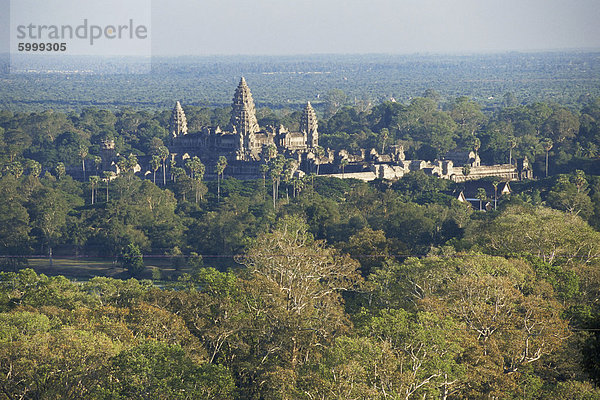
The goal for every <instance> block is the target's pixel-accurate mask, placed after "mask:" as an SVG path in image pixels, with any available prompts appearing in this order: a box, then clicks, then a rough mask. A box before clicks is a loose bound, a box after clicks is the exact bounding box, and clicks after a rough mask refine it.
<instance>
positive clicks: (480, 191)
mask: <svg viewBox="0 0 600 400" xmlns="http://www.w3.org/2000/svg"><path fill="white" fill-rule="evenodd" d="M477 198H478V199H479V211H483V201H484V200H485V199H486V198H487V193H486V192H485V189H484V188H479V189H477Z"/></svg>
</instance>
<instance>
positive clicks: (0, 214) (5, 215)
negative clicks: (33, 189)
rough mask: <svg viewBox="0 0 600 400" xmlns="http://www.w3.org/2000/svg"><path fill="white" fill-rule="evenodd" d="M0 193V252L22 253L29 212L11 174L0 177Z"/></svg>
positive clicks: (27, 229) (27, 239)
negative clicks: (0, 194)
mask: <svg viewBox="0 0 600 400" xmlns="http://www.w3.org/2000/svg"><path fill="white" fill-rule="evenodd" d="M0 193H2V196H0V254H2V255H5V256H10V255H22V254H24V253H25V252H26V250H27V247H28V243H29V232H30V230H31V224H30V219H29V218H30V217H29V213H28V211H27V209H26V208H25V207H24V206H23V203H24V200H25V199H24V198H23V197H22V194H21V193H20V192H19V190H18V186H17V180H16V179H15V178H14V177H12V176H4V177H2V178H0Z"/></svg>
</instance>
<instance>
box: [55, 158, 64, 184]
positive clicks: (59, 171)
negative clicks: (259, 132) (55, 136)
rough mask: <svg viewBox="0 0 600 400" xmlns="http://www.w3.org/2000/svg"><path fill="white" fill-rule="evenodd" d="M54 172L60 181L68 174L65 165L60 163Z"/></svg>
mask: <svg viewBox="0 0 600 400" xmlns="http://www.w3.org/2000/svg"><path fill="white" fill-rule="evenodd" d="M54 171H55V173H56V177H57V178H58V180H60V179H62V177H63V176H65V173H66V168H65V164H63V163H61V162H59V163H58V164H56V167H55V168H54Z"/></svg>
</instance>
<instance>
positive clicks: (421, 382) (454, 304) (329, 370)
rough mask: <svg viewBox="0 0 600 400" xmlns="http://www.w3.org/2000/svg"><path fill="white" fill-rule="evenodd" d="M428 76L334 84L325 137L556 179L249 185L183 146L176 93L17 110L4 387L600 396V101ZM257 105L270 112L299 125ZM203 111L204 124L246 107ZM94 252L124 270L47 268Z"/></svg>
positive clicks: (338, 145) (331, 395)
mask: <svg viewBox="0 0 600 400" xmlns="http://www.w3.org/2000/svg"><path fill="white" fill-rule="evenodd" d="M581 68H584V67H581ZM584 69H585V68H584ZM11 79H13V78H11ZM18 79H30V78H25V77H22V78H18ZM18 79H17V80H18ZM41 79H42V80H43V79H46V78H43V77H42V78H41ZM81 79H84V78H81ZM13 82H16V81H13ZM108 87H110V85H109V86H108ZM428 87H429V85H428V86H424V87H423V88H421V89H422V90H420V91H419V93H417V94H415V95H414V96H412V97H413V98H412V99H410V100H409V99H406V100H405V101H396V102H394V101H383V102H375V101H373V102H371V101H368V99H362V100H357V101H356V102H354V101H353V100H351V97H352V94H351V93H352V92H351V91H345V90H340V89H339V87H333V88H332V89H331V90H329V91H327V92H326V93H325V94H324V95H323V98H322V104H321V115H322V118H321V119H320V121H319V127H320V128H319V131H320V133H321V135H320V144H321V145H322V146H323V147H325V148H332V149H338V150H339V149H348V150H350V151H351V152H357V151H359V150H360V149H367V150H368V149H370V148H376V149H377V150H378V151H381V152H384V151H385V149H386V148H389V147H390V146H392V145H402V146H403V147H404V149H405V151H406V154H407V158H422V159H433V158H435V157H438V156H440V155H441V154H443V153H444V152H446V151H448V150H451V149H454V148H459V149H464V148H474V149H476V150H477V151H478V152H479V153H480V155H481V157H482V162H483V163H484V164H492V163H508V162H515V160H516V159H519V158H522V157H525V156H527V157H528V158H529V159H530V160H531V161H532V162H533V163H534V166H535V173H536V176H537V177H538V179H536V180H532V181H524V182H512V183H511V185H512V188H513V191H514V192H513V193H512V194H511V195H505V196H503V197H501V198H500V199H497V198H496V197H497V196H496V195H495V194H494V192H493V190H492V192H491V193H489V192H488V193H486V192H485V190H484V191H483V192H481V191H479V192H478V198H479V200H480V201H481V203H483V202H487V201H490V203H491V204H492V206H490V207H488V208H487V210H486V211H485V212H484V211H480V210H479V208H478V207H472V206H471V205H469V204H466V203H462V202H460V201H458V200H457V199H456V198H457V196H458V193H460V191H462V190H465V189H467V188H466V185H465V184H456V183H453V182H451V181H447V180H441V179H438V178H435V177H431V176H427V175H425V174H424V173H422V172H412V173H410V174H408V175H406V176H405V177H404V178H402V179H400V180H397V181H394V182H391V181H383V180H377V181H373V182H369V183H366V182H362V181H357V180H352V179H337V178H327V177H323V176H315V175H314V174H308V175H307V176H306V177H304V178H303V179H292V177H291V176H290V175H289V174H288V173H287V172H286V169H285V168H284V167H283V166H284V165H285V163H283V164H281V165H280V167H281V168H269V166H268V165H266V166H265V169H264V176H263V178H262V179H258V180H255V181H239V180H236V179H233V178H231V177H229V176H228V171H227V165H226V163H225V164H221V165H220V166H217V165H204V164H202V160H194V159H192V160H190V161H189V162H186V163H185V164H183V165H178V164H173V163H168V162H165V160H166V157H164V151H165V150H166V151H167V155H168V149H167V147H166V146H165V144H168V134H167V129H166V127H167V125H168V118H169V116H170V113H171V111H170V109H169V108H162V107H154V106H153V107H149V108H148V109H141V108H138V107H136V108H130V107H123V108H118V109H103V108H95V107H81V108H80V107H79V106H80V105H81V104H80V105H78V107H74V108H73V110H72V111H54V110H49V109H46V110H44V111H34V110H31V109H26V110H14V108H13V107H12V105H10V106H9V107H6V108H4V109H3V110H2V111H0V165H1V169H0V172H1V176H0V194H1V195H0V256H1V258H0V261H1V263H2V271H4V272H2V273H0V398H6V399H15V398H23V399H41V398H43V399H64V398H73V399H80V398H87V399H126V398H141V399H157V398H160V399H195V398H203V399H204V398H206V399H307V400H308V399H354V398H355V399H390V398H391V399H423V398H432V399H433V398H440V399H547V398H565V399H598V398H600V389H598V386H597V385H598V384H599V383H600V368H599V367H598V365H599V364H600V363H599V361H598V360H600V350H599V349H600V317H599V316H600V268H599V267H600V259H599V257H600V232H599V231H600V172H599V171H598V167H599V164H600V163H599V149H600V99H598V98H596V97H590V96H585V95H584V96H580V98H577V99H576V100H573V101H569V102H561V103H558V102H552V101H537V100H536V101H532V102H522V101H519V100H518V97H517V96H515V95H513V94H511V93H510V92H507V91H502V93H503V94H502V102H501V103H498V104H496V105H494V106H493V107H492V106H490V105H489V103H486V102H480V101H475V100H474V99H473V98H470V97H456V96H455V95H448V93H447V92H445V94H443V95H442V94H440V93H441V92H440V93H438V92H437V91H435V90H431V89H429V90H427V88H428ZM596 87H597V86H596ZM228 89H229V88H224V89H223V90H226V91H227V90H228ZM253 89H254V88H253ZM442 89H444V88H442ZM107 90H108V89H107ZM444 90H445V89H444ZM15 93H17V92H15ZM571 93H574V92H571ZM228 95H229V94H228ZM2 96H3V95H0V98H3V97H2ZM102 96H103V95H102V94H101V93H99V96H98V97H99V98H101V97H102ZM400 99H401V98H400ZM363 100H364V101H363ZM538 100H539V99H538ZM227 103H228V101H225V103H224V104H227ZM11 104H13V103H11ZM15 104H16V103H15ZM114 104H117V103H114ZM259 105H260V106H262V108H259V110H258V112H257V114H258V117H259V122H260V124H261V125H263V126H265V125H275V126H276V125H277V124H279V123H283V124H285V125H286V126H290V127H293V126H294V124H297V123H298V119H299V113H298V111H297V110H296V108H295V107H290V108H289V109H287V108H280V107H273V108H267V107H264V104H259ZM166 106H168V107H171V106H172V104H170V103H169V102H167V104H166ZM297 109H298V110H299V109H300V107H298V108H297ZM185 112H186V115H187V119H188V125H189V127H190V130H191V131H192V132H193V131H197V130H199V129H200V127H202V126H205V125H213V126H215V125H222V126H225V125H226V124H227V122H228V120H229V108H224V107H220V106H219V107H206V106H201V105H189V104H188V105H186V106H185ZM105 139H113V140H114V141H115V143H116V150H117V151H118V153H119V154H120V155H121V157H120V158H119V160H118V162H119V164H120V166H121V171H123V173H122V174H120V175H119V176H116V177H114V176H111V175H110V174H109V173H107V171H103V169H102V160H101V159H100V155H101V152H100V146H101V143H102V141H103V140H105ZM142 157H146V158H147V159H150V160H151V161H150V163H149V167H150V174H148V175H147V176H145V177H143V176H140V175H141V174H134V171H133V166H134V165H135V164H136V163H137V161H138V159H141V158H142ZM225 161H226V160H225ZM282 161H285V160H282ZM84 166H87V168H86V173H87V174H88V175H87V176H85V179H73V177H72V176H77V177H81V176H82V169H84ZM546 170H548V171H549V173H548V177H546V176H545V175H546ZM163 174H164V175H163ZM163 176H164V181H163V179H156V178H157V177H160V178H163ZM215 179H216V180H215ZM499 183H500V182H499V180H489V181H487V182H479V183H475V184H474V185H475V186H477V185H478V184H481V186H482V187H483V186H485V185H488V186H494V187H496V186H497V185H498V184H499ZM496 200H498V201H497V202H496ZM495 203H497V207H495ZM496 208H497V209H496ZM39 257H43V259H44V262H45V263H46V265H47V266H48V267H46V268H45V269H44V271H46V272H47V274H41V273H39V271H38V272H34V270H32V269H30V268H28V267H29V266H31V265H34V264H35V262H36V261H39ZM89 258H94V259H102V260H104V262H105V263H106V264H107V265H112V266H113V267H114V268H113V269H111V271H113V273H112V274H111V275H112V277H107V276H96V277H93V276H89V275H85V274H77V275H74V276H69V277H68V278H73V277H78V278H79V281H72V280H69V279H68V278H66V277H64V276H60V275H58V274H57V271H58V268H59V266H58V265H54V264H53V262H56V264H58V260H59V259H62V260H64V259H69V260H74V261H73V262H74V263H77V261H78V260H82V261H81V263H82V264H83V262H84V261H85V260H86V259H89ZM153 258H158V259H160V260H161V262H162V264H161V265H162V266H168V268H166V267H165V268H161V267H160V266H159V267H153V268H148V267H147V265H148V264H149V260H153ZM36 265H39V263H38V264H36ZM54 268H56V269H54ZM114 277H117V278H122V279H115V278H114Z"/></svg>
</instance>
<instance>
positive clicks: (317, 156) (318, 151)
mask: <svg viewBox="0 0 600 400" xmlns="http://www.w3.org/2000/svg"><path fill="white" fill-rule="evenodd" d="M324 155H325V150H324V149H323V148H322V147H321V146H317V147H315V161H316V162H317V175H319V167H320V166H321V157H323V156H324Z"/></svg>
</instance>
